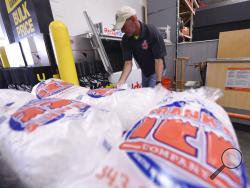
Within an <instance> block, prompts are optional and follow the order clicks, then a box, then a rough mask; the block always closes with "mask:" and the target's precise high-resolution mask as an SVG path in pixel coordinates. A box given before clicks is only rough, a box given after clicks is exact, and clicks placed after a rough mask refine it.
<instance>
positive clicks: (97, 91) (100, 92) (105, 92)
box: [87, 88, 124, 98]
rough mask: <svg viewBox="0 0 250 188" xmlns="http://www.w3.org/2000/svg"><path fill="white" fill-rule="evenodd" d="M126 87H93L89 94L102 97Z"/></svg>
mask: <svg viewBox="0 0 250 188" xmlns="http://www.w3.org/2000/svg"><path fill="white" fill-rule="evenodd" d="M122 90H124V89H110V88H99V89H92V90H89V91H88V93H87V94H88V95H89V96H90V97H93V98H101V97H107V96H110V95H112V94H113V93H115V92H117V91H122Z"/></svg>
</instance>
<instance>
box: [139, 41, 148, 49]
mask: <svg viewBox="0 0 250 188" xmlns="http://www.w3.org/2000/svg"><path fill="white" fill-rule="evenodd" d="M141 47H142V49H144V50H147V49H148V42H147V41H146V40H144V41H143V42H142V45H141Z"/></svg>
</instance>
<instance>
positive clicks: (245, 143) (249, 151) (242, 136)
mask: <svg viewBox="0 0 250 188" xmlns="http://www.w3.org/2000/svg"><path fill="white" fill-rule="evenodd" d="M235 128H236V127H235ZM236 134H237V137H238V141H239V144H240V148H241V151H242V155H243V160H244V162H245V165H246V168H247V174H248V185H249V186H248V187H250V180H249V178H250V132H248V131H246V130H241V129H237V128H236Z"/></svg>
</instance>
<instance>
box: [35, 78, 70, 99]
mask: <svg viewBox="0 0 250 188" xmlns="http://www.w3.org/2000/svg"><path fill="white" fill-rule="evenodd" d="M72 86H73V84H71V83H67V82H63V81H61V80H53V79H52V80H49V81H48V80H47V81H43V82H41V83H39V85H38V86H37V88H36V96H37V98H38V99H43V98H46V97H50V96H53V95H55V94H58V93H60V92H62V91H64V90H66V89H68V88H70V87H72Z"/></svg>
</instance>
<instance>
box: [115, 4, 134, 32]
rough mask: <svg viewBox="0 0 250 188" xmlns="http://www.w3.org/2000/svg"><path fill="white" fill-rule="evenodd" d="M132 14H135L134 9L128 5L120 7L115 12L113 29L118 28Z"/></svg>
mask: <svg viewBox="0 0 250 188" xmlns="http://www.w3.org/2000/svg"><path fill="white" fill-rule="evenodd" d="M134 15H136V11H135V9H133V8H131V7H129V6H123V7H122V8H120V9H119V10H118V11H117V12H116V14H115V18H116V23H115V25H114V30H120V29H121V28H122V27H123V25H124V23H125V22H126V20H127V19H128V18H130V17H131V16H134Z"/></svg>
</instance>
